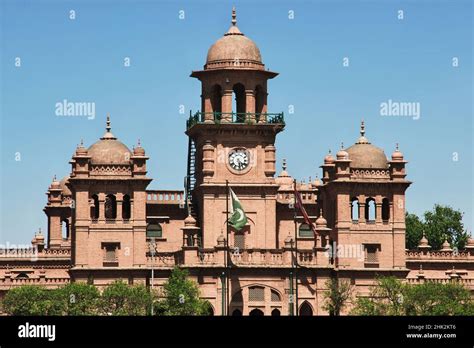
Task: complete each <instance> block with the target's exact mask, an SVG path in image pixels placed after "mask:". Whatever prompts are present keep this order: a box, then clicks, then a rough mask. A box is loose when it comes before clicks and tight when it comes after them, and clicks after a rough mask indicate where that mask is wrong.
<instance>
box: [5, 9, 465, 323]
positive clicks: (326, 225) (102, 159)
mask: <svg viewBox="0 0 474 348" xmlns="http://www.w3.org/2000/svg"><path fill="white" fill-rule="evenodd" d="M277 75H278V74H277V73H275V72H272V71H269V70H268V69H265V66H264V64H263V63H262V58H261V55H260V51H259V49H258V47H257V46H256V45H255V43H254V42H253V41H251V40H250V39H249V38H247V37H246V36H245V35H243V34H242V33H241V32H240V30H239V29H238V27H237V25H236V20H235V12H234V13H233V19H232V25H231V27H230V29H229V31H228V32H227V33H226V34H225V35H224V36H223V37H222V38H221V39H219V40H218V41H217V42H216V43H215V44H214V45H213V46H212V47H211V48H210V49H209V52H208V56H207V61H206V64H205V65H204V69H203V70H200V71H193V73H192V74H191V76H192V77H194V78H197V79H198V80H199V81H200V82H201V84H202V94H201V98H202V104H201V111H200V112H198V113H196V114H195V115H191V116H190V119H189V120H188V122H187V129H186V135H187V136H188V138H189V155H188V172H187V176H186V178H187V180H186V190H184V191H179V190H176V191H165V190H161V191H160V190H158V191H152V190H148V189H147V186H148V185H149V184H150V182H151V181H152V179H151V178H149V177H147V167H146V164H147V160H148V157H147V156H146V154H145V150H144V149H143V147H142V146H141V145H140V143H138V145H137V146H136V147H134V148H133V149H132V150H129V148H128V147H127V146H126V145H124V144H123V143H121V142H120V141H119V140H118V139H117V138H116V137H115V135H113V134H112V132H111V125H110V119H109V117H107V126H106V132H105V134H104V136H103V137H102V138H101V139H100V140H98V141H97V142H96V143H94V144H93V145H91V146H90V147H89V148H86V147H84V146H83V144H82V143H81V144H80V145H79V146H78V147H77V148H76V151H75V153H74V155H73V157H72V159H71V161H70V163H71V172H70V173H69V175H67V176H66V177H64V178H63V179H62V180H61V181H58V180H56V179H54V180H53V182H52V183H51V185H50V187H49V189H48V192H47V196H48V202H47V204H46V207H45V208H44V212H45V213H46V215H47V218H48V231H47V234H46V236H44V235H43V234H42V233H41V231H40V232H38V233H37V234H36V235H35V237H34V238H33V241H32V248H29V249H25V250H19V249H15V250H2V253H1V254H0V294H1V295H3V294H4V293H5V292H6V291H7V290H8V289H11V288H13V287H15V286H20V285H24V284H37V285H41V286H45V287H48V288H54V287H58V286H61V285H64V284H66V283H68V282H89V283H91V284H94V285H96V286H97V287H99V288H103V287H104V286H106V285H107V284H109V283H111V282H113V281H114V280H116V279H123V280H125V281H127V282H129V283H130V284H137V283H142V284H146V285H148V286H150V285H152V281H153V286H154V287H155V288H159V287H160V286H161V285H162V284H163V283H164V282H165V281H166V280H167V278H168V276H169V273H170V270H171V269H172V268H173V267H174V266H175V265H180V266H182V267H185V268H187V269H189V271H190V274H191V276H192V278H193V279H194V280H195V281H196V282H197V283H198V284H199V288H200V291H201V296H202V297H203V298H205V299H207V300H209V302H210V303H211V305H212V307H213V312H214V314H216V315H220V314H222V310H223V302H222V292H223V291H225V290H224V288H223V286H224V285H225V284H226V283H225V282H224V283H223V282H222V281H221V275H222V273H223V272H224V271H226V267H225V266H226V265H227V264H230V265H232V267H231V268H230V279H229V292H230V293H231V296H230V298H229V311H228V314H229V315H240V314H243V315H248V314H264V315H279V314H280V315H288V314H290V303H292V302H296V303H297V306H296V307H297V308H298V313H300V314H301V315H326V314H327V313H326V312H325V311H324V310H323V309H322V303H323V292H324V290H325V283H326V281H327V280H328V279H329V278H330V277H334V276H336V277H338V278H339V279H346V280H350V281H351V282H352V284H353V285H354V286H355V288H356V294H357V296H367V295H368V293H369V291H370V286H371V284H373V283H374V278H375V276H376V275H377V274H378V275H385V276H387V275H395V276H397V277H399V278H401V279H404V280H405V281H407V282H409V283H419V282H423V281H425V280H428V279H429V280H434V281H437V282H449V281H451V280H452V279H456V280H458V281H460V282H462V283H463V284H465V285H466V286H468V287H469V288H470V289H472V290H474V240H472V239H470V240H469V242H468V244H467V246H466V249H465V250H461V251H456V250H452V249H451V247H450V246H449V244H448V243H447V242H446V243H445V244H444V245H443V249H442V250H439V251H432V250H430V247H429V242H428V241H427V240H426V238H423V239H422V240H421V241H420V245H419V247H418V249H417V250H405V191H406V190H407V188H408V187H409V186H410V184H411V182H410V181H407V180H406V170H405V166H406V163H407V162H406V161H405V159H404V157H403V154H402V153H401V152H400V151H399V150H398V146H397V149H396V150H395V151H394V152H393V154H392V155H391V159H390V160H389V159H387V157H386V155H385V153H384V151H383V150H382V149H380V148H378V147H376V146H374V145H372V144H371V143H370V141H369V140H368V138H367V137H366V136H365V125H364V123H363V122H362V124H361V129H360V136H359V137H358V139H357V140H356V142H355V144H354V145H352V146H350V147H348V148H345V149H344V148H341V150H340V151H339V152H337V154H336V156H335V157H333V156H332V155H331V154H328V155H327V156H326V157H325V158H324V160H323V164H322V165H321V168H322V180H319V179H316V180H314V181H312V182H308V183H304V182H299V183H296V187H297V190H298V191H299V192H300V193H301V196H302V199H303V202H304V205H305V208H306V210H307V212H308V214H309V215H310V218H311V219H312V220H313V221H315V226H316V230H317V235H316V236H314V234H313V233H312V231H311V229H310V228H309V227H308V226H307V225H306V224H305V223H304V220H303V217H302V216H299V215H301V214H299V213H298V214H297V216H295V212H294V207H293V206H294V205H293V203H294V194H293V192H294V191H293V190H294V185H295V184H294V180H293V178H292V177H291V176H290V175H289V174H288V172H287V170H286V169H287V168H286V163H284V164H283V170H282V171H281V172H280V173H279V174H278V175H276V160H275V153H276V147H275V140H276V137H277V135H278V134H279V133H280V132H282V131H283V130H284V128H285V123H284V119H283V114H272V113H269V112H268V110H269V107H268V105H267V94H268V88H267V81H268V80H269V79H272V78H274V77H276V76H277ZM234 98H235V106H234V110H233V99H234ZM236 158H237V159H236ZM227 182H228V183H229V185H230V186H231V187H232V189H233V191H234V192H235V193H236V195H237V196H238V197H239V199H240V201H241V203H242V206H243V207H244V210H245V212H246V215H247V217H248V224H247V226H246V227H245V228H244V229H243V231H234V230H232V229H230V230H229V234H228V235H229V241H228V243H227V239H226V238H227V226H226V216H227V214H226V212H227V205H226V200H227V194H226V193H227V192H226V183H227ZM295 236H296V239H295ZM45 238H46V239H45ZM227 244H228V245H229V254H228V258H229V262H226V261H227V260H226V258H227V254H226V250H227V248H226V245H227ZM335 245H336V246H339V249H337V250H338V252H337V253H332V254H330V255H329V254H328V251H330V250H331V249H330V248H329V246H335ZM296 248H297V251H296V252H295V249H296ZM333 249H334V248H333ZM294 258H295V259H296V260H297V262H298V265H299V267H297V269H295V267H293V265H294V262H293V260H294ZM152 273H153V277H152ZM295 279H297V285H296V284H295V281H294V280H295ZM224 307H227V305H225V306H224Z"/></svg>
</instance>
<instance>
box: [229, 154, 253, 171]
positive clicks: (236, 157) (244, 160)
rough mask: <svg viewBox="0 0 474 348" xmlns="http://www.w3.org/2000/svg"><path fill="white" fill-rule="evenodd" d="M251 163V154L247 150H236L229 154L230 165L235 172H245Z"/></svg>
mask: <svg viewBox="0 0 474 348" xmlns="http://www.w3.org/2000/svg"><path fill="white" fill-rule="evenodd" d="M249 162H250V161H249V153H248V151H247V150H245V149H236V150H232V151H231V152H230V153H229V165H230V166H231V167H232V168H233V169H235V170H239V171H240V170H244V169H245V168H247V167H248V165H249Z"/></svg>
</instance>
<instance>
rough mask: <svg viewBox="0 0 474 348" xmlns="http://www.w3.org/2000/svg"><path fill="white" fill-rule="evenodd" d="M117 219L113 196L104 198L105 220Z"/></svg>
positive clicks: (115, 203) (115, 202)
mask: <svg viewBox="0 0 474 348" xmlns="http://www.w3.org/2000/svg"><path fill="white" fill-rule="evenodd" d="M116 217H117V200H116V198H115V196H114V195H107V196H106V197H105V218H106V219H107V220H113V219H115V218H116Z"/></svg>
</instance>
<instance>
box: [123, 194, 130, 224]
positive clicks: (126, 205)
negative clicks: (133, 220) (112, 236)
mask: <svg viewBox="0 0 474 348" xmlns="http://www.w3.org/2000/svg"><path fill="white" fill-rule="evenodd" d="M130 216H131V206H130V196H129V195H125V196H123V202H122V218H123V219H124V220H129V219H130Z"/></svg>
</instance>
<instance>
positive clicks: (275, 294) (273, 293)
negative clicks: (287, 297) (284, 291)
mask: <svg viewBox="0 0 474 348" xmlns="http://www.w3.org/2000/svg"><path fill="white" fill-rule="evenodd" d="M270 296H271V298H270V300H271V301H272V302H280V301H281V296H280V294H279V293H278V292H276V291H275V290H270Z"/></svg>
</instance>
